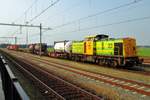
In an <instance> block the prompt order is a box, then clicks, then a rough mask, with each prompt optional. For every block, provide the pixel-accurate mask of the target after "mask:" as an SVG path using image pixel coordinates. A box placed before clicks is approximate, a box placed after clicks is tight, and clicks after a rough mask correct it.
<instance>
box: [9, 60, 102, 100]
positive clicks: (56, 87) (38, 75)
mask: <svg viewBox="0 0 150 100" xmlns="http://www.w3.org/2000/svg"><path fill="white" fill-rule="evenodd" d="M10 60H11V61H13V63H15V64H16V65H17V66H19V69H20V70H22V71H23V72H25V73H27V75H29V76H30V77H32V79H34V81H35V82H36V84H37V85H39V86H41V91H42V90H45V91H43V92H44V94H46V96H48V97H49V98H50V99H54V98H56V99H59V100H60V99H61V100H64V99H67V100H71V99H74V100H75V99H77V100H78V99H84V100H99V99H101V98H100V97H98V96H96V95H94V94H91V93H89V92H87V91H85V90H83V89H81V88H79V87H76V86H74V85H72V84H70V83H68V82H66V81H64V80H62V79H60V78H58V77H56V76H54V75H52V74H50V73H48V72H46V71H44V70H42V69H40V68H38V67H35V65H34V64H32V63H30V62H29V61H26V62H25V60H21V59H19V60H18V59H16V58H13V59H11V58H10ZM18 62H19V63H18ZM27 66H28V67H27Z"/></svg>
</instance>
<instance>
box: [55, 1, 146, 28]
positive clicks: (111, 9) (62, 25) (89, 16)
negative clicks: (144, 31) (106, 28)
mask: <svg viewBox="0 0 150 100" xmlns="http://www.w3.org/2000/svg"><path fill="white" fill-rule="evenodd" d="M140 1H143V0H134V1H132V2H129V3H126V4H123V5H119V6H116V7H113V8H109V9H106V10H104V11H100V12H98V13H95V14H91V15H88V16H86V17H81V18H79V19H77V20H73V21H70V22H67V23H65V24H61V25H57V26H54V27H53V29H56V28H60V27H64V26H67V25H70V24H72V23H75V22H79V21H80V22H81V20H84V19H87V18H91V17H94V16H97V15H101V14H104V13H108V12H111V11H114V10H117V9H120V8H123V7H127V6H130V5H133V4H136V3H138V2H140Z"/></svg>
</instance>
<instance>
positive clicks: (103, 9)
mask: <svg viewBox="0 0 150 100" xmlns="http://www.w3.org/2000/svg"><path fill="white" fill-rule="evenodd" d="M56 1H57V0H0V2H1V3H0V23H16V24H25V23H26V22H29V25H31V24H32V25H39V24H40V23H42V27H49V28H51V29H52V30H44V29H43V30H42V42H44V43H47V44H51V45H52V44H53V43H54V41H62V40H83V39H84V38H85V36H88V35H95V34H107V35H109V37H111V38H125V37H132V38H135V39H136V41H137V45H150V39H149V38H150V25H149V24H150V0H58V2H57V3H56V4H54V5H53V6H51V7H50V8H49V9H47V10H46V11H45V12H44V13H42V14H41V15H40V16H39V17H37V18H36V19H34V20H33V21H31V22H30V20H31V19H32V18H34V17H35V16H37V15H38V14H39V13H40V12H42V11H43V10H44V9H46V8H47V7H48V6H50V5H51V4H53V3H54V2H56ZM134 1H136V3H133V2H134ZM127 4H130V5H128V6H127ZM122 5H125V6H123V7H121V6H122ZM112 8H115V9H112ZM91 15H94V16H91ZM145 17H147V19H144V20H143V19H142V20H139V18H145ZM133 19H137V20H136V21H135V20H134V21H130V20H133ZM120 22H121V23H120ZM27 33H28V34H27ZM0 37H17V43H18V44H26V43H28V44H29V43H38V42H39V28H26V27H22V28H20V27H14V26H0ZM27 37H28V41H27ZM0 43H14V39H2V38H0Z"/></svg>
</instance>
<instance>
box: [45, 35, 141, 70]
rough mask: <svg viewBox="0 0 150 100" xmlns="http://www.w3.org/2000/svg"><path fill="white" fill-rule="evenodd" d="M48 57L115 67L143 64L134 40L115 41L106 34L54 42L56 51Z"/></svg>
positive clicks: (122, 39)
mask: <svg viewBox="0 0 150 100" xmlns="http://www.w3.org/2000/svg"><path fill="white" fill-rule="evenodd" d="M48 55H49V56H52V57H58V58H67V59H71V60H75V61H90V62H94V63H98V64H100V65H109V66H113V67H116V66H134V65H138V64H141V63H142V60H140V59H139V57H138V56H137V52H136V40H135V39H134V38H129V37H128V38H119V39H115V38H109V36H108V35H104V34H100V35H95V36H87V37H86V38H85V39H84V40H82V41H58V42H54V51H53V52H49V53H48Z"/></svg>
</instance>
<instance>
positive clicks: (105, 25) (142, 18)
mask: <svg viewBox="0 0 150 100" xmlns="http://www.w3.org/2000/svg"><path fill="white" fill-rule="evenodd" d="M148 19H150V16H145V17H139V18H134V19H128V20H122V21H118V22H113V23H108V24H102V25H96V26H93V27H86V28H82V29H80V30H71V31H66V32H62V33H73V32H78V31H85V30H91V29H95V28H100V27H108V26H112V25H119V24H124V23H130V22H135V21H142V20H148ZM59 33H60V32H59ZM46 36H47V35H46Z"/></svg>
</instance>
